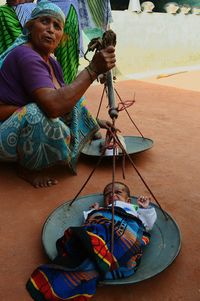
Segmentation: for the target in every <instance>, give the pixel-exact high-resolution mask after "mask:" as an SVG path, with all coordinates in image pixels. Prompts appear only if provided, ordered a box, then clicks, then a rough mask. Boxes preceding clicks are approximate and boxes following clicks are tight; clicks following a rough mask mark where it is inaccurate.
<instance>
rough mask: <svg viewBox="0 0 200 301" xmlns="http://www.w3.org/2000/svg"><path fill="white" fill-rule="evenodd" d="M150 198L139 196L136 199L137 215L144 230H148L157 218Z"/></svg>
mask: <svg viewBox="0 0 200 301" xmlns="http://www.w3.org/2000/svg"><path fill="white" fill-rule="evenodd" d="M150 201H151V199H150V198H148V197H144V196H140V197H139V198H138V199H137V203H138V205H139V208H138V211H137V212H138V217H139V219H140V220H141V221H142V223H143V225H144V226H145V228H146V230H147V231H149V230H151V229H152V228H153V225H154V223H155V221H156V219H157V214H156V210H155V208H154V207H153V206H151V204H150Z"/></svg>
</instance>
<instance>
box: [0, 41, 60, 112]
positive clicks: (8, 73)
mask: <svg viewBox="0 0 200 301" xmlns="http://www.w3.org/2000/svg"><path fill="white" fill-rule="evenodd" d="M50 63H51V65H52V67H53V70H54V73H55V76H56V79H57V80H58V82H59V84H60V85H61V86H64V85H65V83H64V79H63V74H62V69H61V67H60V65H59V63H58V62H57V61H56V60H55V59H53V58H52V57H50ZM39 88H53V89H55V86H54V84H53V78H52V76H51V71H50V68H49V66H48V64H47V63H46V62H45V61H44V59H43V58H42V57H41V56H40V55H39V54H38V53H37V52H36V51H34V50H33V49H31V48H30V47H27V46H25V45H21V46H18V47H16V48H15V49H13V50H12V51H11V53H10V54H9V55H8V56H7V58H6V59H5V61H4V63H3V65H2V67H1V70H0V101H1V102H4V103H6V104H13V105H19V106H23V105H26V104H27V103H30V102H34V98H33V92H34V91H35V90H36V89H39Z"/></svg>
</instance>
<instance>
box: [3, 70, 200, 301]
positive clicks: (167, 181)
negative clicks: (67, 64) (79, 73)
mask: <svg viewBox="0 0 200 301" xmlns="http://www.w3.org/2000/svg"><path fill="white" fill-rule="evenodd" d="M199 78H200V76H199V73H196V72H191V73H182V74H179V75H176V76H168V77H165V78H162V79H159V80H158V79H156V78H151V79H147V80H145V81H136V80H130V81H120V82H117V83H116V85H115V87H116V89H117V91H118V93H119V94H120V96H121V97H122V99H123V100H127V99H132V98H133V95H134V94H135V96H136V103H135V104H134V105H133V106H132V107H131V108H130V109H129V113H130V114H131V116H132V117H133V119H134V121H135V123H136V124H137V126H138V127H139V128H140V130H141V131H142V133H143V135H144V136H146V137H149V138H151V139H153V140H154V147H153V148H152V149H151V150H148V151H146V152H143V153H140V154H137V155H133V156H132V158H133V160H134V163H135V164H136V166H137V168H138V170H139V171H140V172H141V174H142V176H143V177H144V179H145V180H146V182H147V183H148V185H149V186H150V188H151V189H152V191H153V192H154V194H155V195H156V197H157V199H158V200H159V201H160V203H161V205H162V207H163V208H164V209H165V210H166V211H167V212H169V213H170V214H171V215H172V216H173V217H174V218H175V220H176V222H177V223H178V225H179V227H180V229H181V234H182V249H181V252H180V254H179V256H178V257H177V258H176V260H175V262H174V263H173V264H172V265H171V266H170V267H169V268H168V269H166V270H165V271H164V272H162V273H161V274H159V275H157V276H156V277H153V278H151V279H149V280H146V281H144V282H140V283H138V284H135V285H129V286H116V287H109V286H104V287H99V288H98V289H97V294H96V295H95V297H93V299H92V300H94V301H102V300H104V301H108V300H109V301H114V300H118V301H124V300H126V301H133V300H140V301H147V300H148V301H198V300H200V280H199V279H200V259H199V258H200V257H199V248H200V243H199V235H200V232H199V229H200V219H199V212H200V209H199V199H200V197H199V195H200V188H199V179H200V156H199V152H200V135H199V132H200V93H199V92H198V91H199V88H198V81H199ZM173 86H176V88H175V87H173ZM177 87H178V88H177ZM192 90H193V91H192ZM101 94H102V87H101V86H98V85H94V86H92V87H91V88H90V89H89V91H88V92H87V94H86V95H87V99H88V107H89V108H90V109H91V111H92V112H93V113H94V114H96V111H97V106H98V103H99V101H100V97H101ZM101 117H102V118H107V117H108V114H107V108H106V103H105V104H104V105H103V108H102V110H101ZM117 126H118V127H119V128H120V129H121V130H122V134H124V135H137V132H136V130H135V129H134V127H133V125H132V124H130V122H129V120H128V119H127V115H126V113H125V112H121V113H120V116H119V118H118V120H117ZM95 162H96V161H95V159H92V158H90V157H85V156H82V157H81V158H80V160H79V163H78V175H77V176H72V175H71V173H70V172H69V171H68V170H67V169H65V168H63V167H59V168H54V169H52V173H53V174H54V175H56V176H57V178H58V180H59V184H58V185H56V186H54V187H51V188H47V189H34V188H32V187H31V186H30V185H29V184H28V183H26V182H24V181H23V180H21V179H20V178H18V177H17V175H16V172H15V169H14V164H8V163H1V164H0V166H1V168H0V183H1V190H0V199H1V202H0V220H1V222H0V233H1V246H0V266H1V277H0V288H1V289H0V300H1V301H19V300H20V301H30V300H31V298H30V297H29V295H28V293H27V292H26V289H25V283H26V281H27V279H28V278H29V276H30V274H31V272H32V271H33V270H34V269H35V267H36V266H38V265H39V264H41V263H45V262H47V257H46V255H45V253H44V250H43V247H42V243H41V230H42V226H43V224H44V221H45V219H46V218H47V216H48V215H49V214H50V213H51V212H52V210H54V209H55V208H56V207H57V206H59V205H61V204H62V203H63V202H64V201H66V200H70V199H72V198H73V197H74V196H75V194H76V193H77V192H78V191H79V189H80V188H81V187H82V185H83V183H84V182H85V180H86V178H87V176H88V175H89V173H90V172H91V170H92V168H93V167H94V164H95ZM111 167H112V164H111V162H110V161H106V162H102V164H101V165H100V166H99V168H98V170H96V172H95V173H94V175H93V177H92V178H91V179H90V181H89V183H88V185H87V186H86V187H85V189H84V191H83V192H82V195H85V194H92V193H97V192H101V191H102V189H103V187H104V186H105V184H106V183H107V182H110V181H111V177H112V174H111ZM116 179H118V180H123V179H122V173H121V161H120V160H119V161H118V162H117V169H116ZM125 182H126V183H127V184H128V185H129V186H130V188H131V190H132V194H134V195H139V194H147V190H146V188H145V187H144V185H143V183H141V180H140V179H139V178H138V176H137V175H136V173H135V172H134V170H133V168H132V166H131V165H130V164H129V162H127V164H126V180H125Z"/></svg>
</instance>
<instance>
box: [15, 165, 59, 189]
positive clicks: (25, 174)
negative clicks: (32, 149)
mask: <svg viewBox="0 0 200 301" xmlns="http://www.w3.org/2000/svg"><path fill="white" fill-rule="evenodd" d="M18 175H19V177H20V178H22V179H23V180H25V181H27V182H29V183H30V184H31V185H32V186H34V187H35V188H43V187H50V186H53V185H56V184H57V183H58V181H57V180H56V179H54V178H52V177H50V176H47V175H45V174H44V172H43V171H33V170H29V169H26V168H24V167H21V166H19V167H18Z"/></svg>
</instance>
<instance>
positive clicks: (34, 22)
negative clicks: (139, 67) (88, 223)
mask: <svg viewBox="0 0 200 301" xmlns="http://www.w3.org/2000/svg"><path fill="white" fill-rule="evenodd" d="M64 22H65V16H64V14H63V12H62V10H61V9H60V8H59V7H58V6H57V5H55V4H53V3H50V2H48V1H41V2H40V3H39V4H38V5H37V7H36V8H35V9H34V10H33V12H32V14H31V19H30V20H29V21H28V22H27V23H26V29H27V30H28V34H27V35H23V36H20V37H19V38H18V39H17V40H16V42H15V43H14V45H13V46H12V47H11V48H9V49H8V50H7V51H6V53H4V54H2V55H1V57H0V65H1V69H0V131H1V136H0V145H1V147H0V160H3V161H16V162H18V164H19V175H20V176H21V177H22V178H24V179H25V180H26V181H28V182H30V183H31V184H32V185H33V186H34V187H47V186H51V185H54V184H56V183H57V180H56V179H53V178H51V177H49V176H46V177H45V176H44V175H43V174H41V173H40V170H43V169H45V168H47V167H49V166H52V165H55V164H57V163H64V164H66V165H68V166H69V167H70V168H71V169H72V170H73V171H74V172H76V163H77V159H78V156H79V154H80V151H81V149H82V147H83V146H84V144H85V143H86V142H87V141H88V140H89V139H91V137H92V136H93V135H94V133H95V132H96V131H98V130H99V124H98V123H97V121H96V120H95V119H93V118H92V116H91V114H90V113H89V112H88V110H87V108H86V107H85V101H84V98H83V94H84V93H85V91H86V90H87V89H88V88H89V87H90V85H91V84H92V82H93V81H94V80H95V79H96V78H97V77H98V75H99V74H102V73H105V72H107V71H108V70H110V69H112V68H113V67H114V66H115V49H114V47H113V46H110V47H107V48H106V49H103V50H101V51H99V52H97V53H96V54H95V55H94V56H93V59H92V61H91V63H90V65H89V66H88V67H86V68H85V69H84V70H83V71H81V72H80V73H79V75H78V76H77V78H76V79H75V80H74V81H73V82H72V83H71V84H69V85H65V83H64V80H63V76H62V71H61V68H60V65H59V64H58V63H57V61H56V60H55V59H54V58H53V57H52V56H51V54H52V53H54V51H55V49H56V48H57V46H58V44H59V42H60V40H61V38H62V35H63V28H64ZM101 125H102V124H101ZM102 126H105V127H106V126H107V125H106V124H103V125H102Z"/></svg>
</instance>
